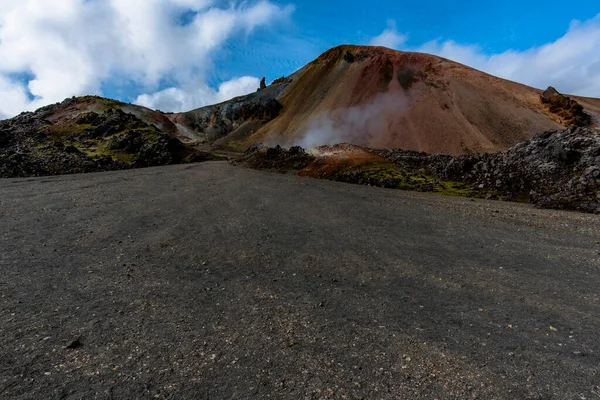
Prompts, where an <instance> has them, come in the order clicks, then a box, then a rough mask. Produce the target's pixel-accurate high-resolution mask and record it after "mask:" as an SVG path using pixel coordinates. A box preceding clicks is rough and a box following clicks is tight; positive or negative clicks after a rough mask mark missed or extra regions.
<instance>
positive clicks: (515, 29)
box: [0, 0, 600, 119]
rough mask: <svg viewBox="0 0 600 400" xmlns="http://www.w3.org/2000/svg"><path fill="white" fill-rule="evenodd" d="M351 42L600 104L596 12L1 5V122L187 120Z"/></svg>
mask: <svg viewBox="0 0 600 400" xmlns="http://www.w3.org/2000/svg"><path fill="white" fill-rule="evenodd" d="M348 43H350V44H363V45H381V46H386V47H390V48H393V49H397V50H404V51H421V52H427V53H432V54H437V55H440V56H442V57H446V58H449V59H452V60H455V61H458V62H461V63H463V64H466V65H469V66H472V67H474V68H477V69H480V70H483V71H485V72H488V73H491V74H494V75H497V76H500V77H502V78H506V79H510V80H514V81H517V82H521V83H524V84H528V85H531V86H534V87H538V88H545V87H547V86H550V85H552V86H555V87H556V88H557V89H558V90H559V91H561V92H564V93H571V94H577V95H583V96H590V97H600V3H598V0H579V1H578V2H574V3H572V5H571V3H568V4H567V3H565V2H564V1H557V0H546V1H537V0H536V1H528V0H521V1H513V0H503V1H500V2H498V1H496V2H484V1H480V0H479V1H475V0H455V1H452V2H449V1H445V0H428V1H426V0H412V1H410V2H408V1H401V0H394V1H391V0H390V1H388V0H380V1H378V0H371V1H363V0H345V1H333V0H330V1H323V0H290V1H280V0H227V1H220V0H53V1H48V0H0V119H1V118H8V117H12V116H14V115H16V114H18V113H20V112H21V111H26V110H28V111H29V110H34V109H36V108H39V107H41V106H44V105H47V104H50V103H55V102H58V101H62V100H63V99H65V98H67V97H71V96H79V95H86V94H95V95H101V96H106V97H111V98H116V99H119V100H122V101H126V102H131V103H135V104H140V105H144V106H147V107H150V108H153V109H160V110H162V111H184V110H190V109H193V108H197V107H201V106H204V105H208V104H214V103H218V102H221V101H225V100H227V99H229V98H232V97H235V96H238V95H242V94H246V93H249V92H252V91H255V90H256V88H257V87H258V86H259V80H260V78H262V77H263V76H264V77H266V78H267V81H268V82H270V81H272V80H274V79H276V78H278V77H281V76H285V75H289V74H291V73H292V72H294V71H295V70H297V69H299V68H301V67H302V66H304V65H305V64H307V63H308V62H310V61H312V60H313V59H315V58H316V57H318V56H319V55H320V54H321V53H323V52H324V51H326V50H327V49H329V48H331V47H334V46H336V45H339V44H348Z"/></svg>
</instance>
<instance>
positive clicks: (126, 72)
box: [0, 0, 293, 118]
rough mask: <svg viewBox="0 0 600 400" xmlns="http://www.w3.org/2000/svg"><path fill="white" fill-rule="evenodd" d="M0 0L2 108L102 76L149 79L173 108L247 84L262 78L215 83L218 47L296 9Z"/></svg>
mask: <svg viewBox="0 0 600 400" xmlns="http://www.w3.org/2000/svg"><path fill="white" fill-rule="evenodd" d="M1 1H2V8H1V11H0V60H1V61H0V118H2V117H7V116H12V115H15V114H17V113H19V112H21V111H23V110H31V109H35V108H37V107H39V106H42V105H45V104H48V103H52V102H57V101H60V100H63V99H64V98H66V97H69V96H73V95H82V94H102V87H103V85H104V84H114V85H118V84H125V85H132V86H136V87H141V88H145V90H147V94H144V95H141V96H140V97H139V98H138V102H139V103H142V104H143V105H146V106H149V107H159V106H160V107H164V108H165V109H167V110H169V111H175V110H181V109H185V108H187V109H189V108H194V107H197V106H201V105H204V104H208V103H214V102H216V101H220V100H224V99H226V98H227V97H233V96H236V95H240V94H244V93H247V92H248V91H252V90H255V89H256V87H257V84H256V83H257V80H256V78H252V77H242V78H238V79H234V80H232V81H230V82H226V83H224V84H222V85H221V86H220V87H219V88H218V89H216V90H215V89H212V88H211V87H209V85H207V84H206V82H205V79H204V76H205V74H206V72H207V70H208V69H209V68H210V66H211V57H212V56H214V53H215V52H216V51H217V50H218V49H219V48H220V47H222V46H223V45H224V44H225V43H226V42H227V41H228V40H230V39H232V38H235V37H241V38H243V37H244V36H247V35H249V34H251V33H252V32H253V31H254V30H255V29H256V28H258V27H260V26H265V25H269V24H271V21H282V20H285V19H286V18H288V17H289V15H290V13H291V12H292V11H293V9H292V8H291V7H289V6H288V7H281V6H278V5H276V4H274V3H272V2H270V1H267V0H261V1H250V2H248V1H230V2H228V5H227V6H220V5H219V4H221V3H222V2H217V1H214V0H101V1H100V0H54V1H47V0H1ZM165 82H168V84H167V85H165ZM165 86H167V87H168V88H167V89H164V90H160V91H159V89H163V88H164V87H165Z"/></svg>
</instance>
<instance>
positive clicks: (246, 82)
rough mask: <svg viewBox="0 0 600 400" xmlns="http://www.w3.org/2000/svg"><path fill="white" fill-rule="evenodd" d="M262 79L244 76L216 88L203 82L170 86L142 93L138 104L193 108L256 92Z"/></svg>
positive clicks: (149, 106)
mask: <svg viewBox="0 0 600 400" xmlns="http://www.w3.org/2000/svg"><path fill="white" fill-rule="evenodd" d="M259 85H260V81H259V80H258V78H255V77H252V76H244V77H241V78H237V79H232V80H230V81H227V82H224V83H222V84H221V85H220V86H219V88H218V90H214V89H212V88H210V87H208V86H206V85H205V84H203V83H202V82H197V83H196V84H187V85H186V86H185V87H182V88H176V87H172V88H168V89H165V90H162V91H160V92H156V93H153V94H143V95H140V96H139V97H138V98H137V100H136V104H139V105H142V106H146V107H148V108H153V109H159V110H163V111H165V110H192V109H194V108H196V107H198V104H216V103H221V102H223V101H226V100H229V99H231V98H233V97H237V96H240V95H243V94H246V93H250V92H254V91H256V89H257V88H258V87H259Z"/></svg>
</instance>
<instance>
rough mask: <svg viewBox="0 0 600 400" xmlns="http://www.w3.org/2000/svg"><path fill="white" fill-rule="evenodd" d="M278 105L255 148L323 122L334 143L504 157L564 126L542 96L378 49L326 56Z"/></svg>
mask: <svg viewBox="0 0 600 400" xmlns="http://www.w3.org/2000/svg"><path fill="white" fill-rule="evenodd" d="M281 103H282V105H283V107H284V108H283V112H282V113H281V115H280V116H279V117H278V118H277V119H275V120H273V121H272V122H271V123H269V124H268V125H266V126H265V127H264V128H263V129H261V130H260V131H259V132H258V133H257V134H255V135H254V136H253V137H251V138H250V142H259V141H277V142H283V143H290V142H295V141H297V140H298V139H299V138H302V135H303V134H304V133H305V132H306V130H307V128H310V125H311V121H315V119H316V120H317V121H318V120H319V119H320V118H323V115H327V116H328V118H330V119H331V120H332V122H333V126H334V127H336V128H334V129H337V130H339V132H335V134H334V135H333V138H325V139H327V140H329V141H331V142H342V141H349V142H352V143H355V144H359V145H365V146H370V147H398V148H403V149H410V150H418V151H426V152H430V153H431V152H435V153H447V154H460V153H468V152H478V151H498V150H504V149H506V148H507V147H509V146H510V145H513V144H515V143H517V142H519V141H521V140H524V139H526V138H529V137H531V136H532V135H533V134H535V133H539V132H542V131H545V130H548V129H552V128H558V127H559V124H558V123H557V122H556V121H555V119H554V118H553V117H552V116H551V115H549V113H548V112H547V111H545V109H544V108H543V107H542V105H541V102H540V91H539V90H536V89H532V88H529V87H527V86H524V85H520V84H517V83H513V82H509V81H505V80H502V79H499V78H495V77H493V76H490V75H487V74H484V73H482V72H480V71H476V70H474V69H472V68H469V67H466V66H464V65H461V64H458V63H455V62H452V61H448V60H445V59H442V58H439V57H435V56H431V55H426V54H418V53H405V52H398V51H393V50H389V49H385V48H381V47H378V48H371V47H358V46H340V47H337V48H334V49H332V50H330V51H328V52H326V53H325V54H323V55H322V56H321V57H319V58H318V59H317V60H316V61H314V62H313V63H311V64H309V65H308V66H307V67H306V68H304V69H303V70H302V71H301V73H300V74H298V76H297V78H296V79H295V80H294V82H293V83H292V84H291V85H290V87H289V88H288V89H287V90H286V92H285V94H284V96H283V97H282V98H281ZM349 108H350V109H351V111H350V115H348V112H347V111H346V110H348V109H349ZM348 121H350V122H348ZM313 124H314V123H313ZM316 125H319V124H318V123H317V124H316ZM320 125H331V124H330V123H329V121H326V122H325V123H324V124H320ZM316 131H317V135H318V133H320V132H319V129H317V130H316ZM320 144H323V143H320Z"/></svg>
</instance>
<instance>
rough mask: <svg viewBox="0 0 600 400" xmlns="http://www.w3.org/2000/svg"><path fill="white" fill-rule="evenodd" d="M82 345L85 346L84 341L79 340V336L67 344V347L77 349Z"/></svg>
mask: <svg viewBox="0 0 600 400" xmlns="http://www.w3.org/2000/svg"><path fill="white" fill-rule="evenodd" d="M82 346H83V343H82V342H81V340H79V338H77V339H75V340H73V341H71V342H70V343H69V344H68V345H67V346H65V349H69V350H75V349H78V348H80V347H82Z"/></svg>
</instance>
